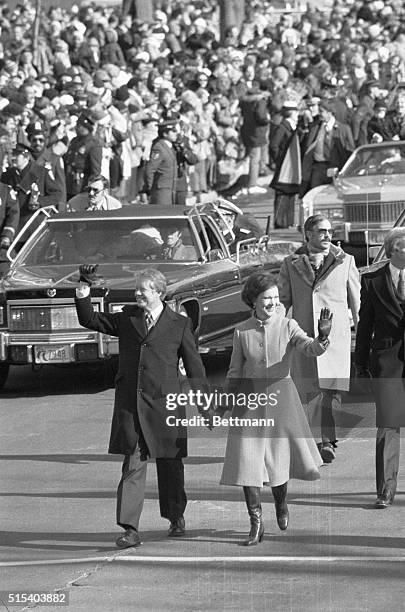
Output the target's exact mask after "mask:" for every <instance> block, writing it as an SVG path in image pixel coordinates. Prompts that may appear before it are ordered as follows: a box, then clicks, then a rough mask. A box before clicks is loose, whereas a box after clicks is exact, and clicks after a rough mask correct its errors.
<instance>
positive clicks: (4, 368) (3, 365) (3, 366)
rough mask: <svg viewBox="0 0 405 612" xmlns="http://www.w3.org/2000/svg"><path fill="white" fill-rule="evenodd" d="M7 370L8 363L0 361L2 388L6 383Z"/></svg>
mask: <svg viewBox="0 0 405 612" xmlns="http://www.w3.org/2000/svg"><path fill="white" fill-rule="evenodd" d="M9 370H10V364H9V363H0V389H3V387H4V385H5V384H6V381H7V377H8V372H9Z"/></svg>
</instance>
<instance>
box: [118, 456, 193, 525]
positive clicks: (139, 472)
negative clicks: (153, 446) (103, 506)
mask: <svg viewBox="0 0 405 612" xmlns="http://www.w3.org/2000/svg"><path fill="white" fill-rule="evenodd" d="M146 469H147V461H145V460H141V453H140V449H139V446H137V447H136V449H135V452H134V453H133V454H132V455H126V456H125V459H124V462H123V464H122V477H121V480H120V483H119V485H118V490H117V523H118V525H120V526H121V527H123V528H124V529H128V527H133V528H135V529H138V525H139V519H140V516H141V512H142V508H143V502H144V499H145V482H146ZM156 470H157V480H158V490H159V505H160V515H161V516H162V517H163V518H167V519H168V520H169V521H171V522H173V521H175V520H176V519H178V518H180V517H181V516H183V514H184V511H185V509H186V505H187V496H186V493H185V490H184V466H183V461H182V459H181V458H180V459H168V458H164V459H156Z"/></svg>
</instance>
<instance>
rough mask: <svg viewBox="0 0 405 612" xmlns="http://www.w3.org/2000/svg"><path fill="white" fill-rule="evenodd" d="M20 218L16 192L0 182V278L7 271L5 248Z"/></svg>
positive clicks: (12, 237)
mask: <svg viewBox="0 0 405 612" xmlns="http://www.w3.org/2000/svg"><path fill="white" fill-rule="evenodd" d="M19 219H20V207H19V205H18V200H17V195H16V193H15V192H14V191H13V190H12V189H10V187H8V186H7V185H4V184H3V183H0V278H1V276H3V274H4V273H5V272H6V271H7V269H8V267H9V264H10V261H9V260H8V259H7V255H6V253H7V249H8V248H9V246H10V245H11V243H12V241H13V240H14V236H15V233H16V231H17V227H18V221H19Z"/></svg>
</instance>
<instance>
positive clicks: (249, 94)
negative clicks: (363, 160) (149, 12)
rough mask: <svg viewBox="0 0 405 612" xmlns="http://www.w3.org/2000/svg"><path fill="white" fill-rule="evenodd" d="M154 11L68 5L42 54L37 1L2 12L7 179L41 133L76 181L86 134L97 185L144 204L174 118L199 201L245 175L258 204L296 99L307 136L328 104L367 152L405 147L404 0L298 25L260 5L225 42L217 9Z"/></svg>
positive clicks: (199, 5) (188, 5) (175, 4)
mask: <svg viewBox="0 0 405 612" xmlns="http://www.w3.org/2000/svg"><path fill="white" fill-rule="evenodd" d="M156 6H157V8H156V10H155V11H154V14H153V21H152V22H150V23H146V22H142V21H141V20H139V19H137V18H136V16H134V15H133V14H132V9H131V5H130V4H128V3H125V2H124V3H123V5H122V6H115V7H105V6H103V7H101V6H98V5H97V3H95V2H94V3H91V4H86V5H85V6H84V5H83V6H76V5H74V6H72V7H71V8H69V9H68V8H64V7H63V3H60V4H59V5H58V6H56V5H55V6H54V7H52V8H50V9H49V10H48V11H46V13H44V14H43V15H42V17H41V19H40V27H39V36H38V44H37V45H36V48H35V49H34V48H33V29H34V21H35V8H34V2H33V1H32V0H21V1H20V2H19V3H18V4H17V6H16V8H14V9H13V8H10V7H8V6H7V3H6V2H5V1H4V0H0V25H1V35H0V163H1V164H2V170H3V172H5V171H6V169H7V167H8V166H9V165H10V164H12V163H13V162H12V158H13V154H12V152H13V150H14V148H15V145H16V143H17V142H20V143H25V144H26V145H29V144H30V141H29V134H28V133H27V127H28V126H29V125H32V124H33V123H35V122H40V123H41V125H42V126H43V131H44V134H45V136H46V146H47V148H49V149H51V151H52V152H53V153H54V154H55V155H58V156H61V157H62V158H63V159H64V165H65V172H66V176H68V174H69V171H70V172H71V174H72V173H73V174H74V171H75V170H74V168H73V170H72V168H69V167H68V166H69V164H72V163H73V162H72V161H71V160H72V154H71V152H70V153H69V147H70V145H71V143H72V141H73V140H74V139H75V138H77V136H78V134H77V126H78V125H80V124H81V125H83V124H86V125H87V127H88V136H89V135H90V136H91V137H92V138H93V139H94V141H95V142H96V144H95V145H94V146H96V147H98V151H99V162H98V165H99V166H100V167H99V168H94V173H93V174H95V175H102V176H104V177H105V178H106V179H108V180H109V182H110V187H111V193H112V195H114V196H115V197H118V198H120V199H121V201H123V202H124V203H125V202H128V203H129V202H134V201H140V200H141V201H142V199H143V198H145V196H144V192H145V182H144V176H145V172H144V169H145V165H146V163H147V161H148V159H149V155H150V150H151V146H152V143H153V141H154V140H155V139H156V137H157V135H158V125H159V123H161V122H162V121H167V120H173V118H176V120H177V121H178V125H179V128H180V129H179V140H180V141H181V143H180V144H182V143H183V144H184V143H187V146H188V147H189V148H191V150H192V151H193V153H194V155H195V158H196V161H195V163H193V164H187V163H186V166H187V168H186V174H187V183H188V190H189V192H191V193H195V194H197V195H199V194H200V193H202V192H204V191H207V190H210V189H211V188H215V189H217V190H219V191H221V190H226V189H227V188H228V187H229V186H230V185H231V184H232V183H235V182H236V179H237V178H238V177H239V176H240V175H242V174H248V175H249V183H248V189H250V190H251V191H252V192H253V193H254V192H255V191H256V192H258V191H260V188H258V186H257V176H258V175H259V174H268V173H269V172H270V169H272V168H274V163H275V161H276V160H274V159H272V158H271V154H270V155H269V141H270V140H271V137H272V130H273V129H274V128H275V126H277V125H278V124H279V123H280V122H281V120H282V108H283V105H284V103H285V101H286V100H289V101H291V100H295V101H296V102H297V104H298V107H299V109H300V116H299V125H300V126H301V130H302V132H303V133H305V131H308V129H309V127H308V126H310V125H311V124H312V123H313V122H314V121H315V120H316V117H317V113H318V103H319V101H322V100H324V99H329V100H333V104H334V105H335V114H336V115H337V117H338V119H339V121H341V122H343V123H345V124H348V125H349V126H350V127H351V129H352V132H353V137H354V142H355V144H356V145H359V144H364V143H365V142H376V141H379V140H382V139H392V138H396V139H399V138H405V98H404V97H402V96H401V95H400V94H398V95H397V96H393V92H395V90H396V89H398V91H400V88H398V87H397V86H398V85H399V84H400V83H402V82H403V81H405V7H404V2H402V0H385V1H382V0H371V1H369V0H366V1H364V0H334V2H333V4H332V6H331V7H330V8H329V10H328V11H323V10H320V9H319V8H317V7H314V6H313V5H312V4H311V3H309V5H308V7H307V9H306V10H304V11H302V12H296V13H293V12H291V11H288V10H285V11H284V12H281V13H277V12H276V11H275V10H274V5H273V3H272V2H271V1H270V0H252V1H251V2H249V3H246V14H245V19H244V21H243V23H242V24H241V26H240V27H231V28H229V29H228V30H227V31H226V32H225V36H222V38H221V32H220V29H221V28H220V10H219V3H218V2H217V1H216V0H194V1H193V0H187V1H186V0H167V1H166V2H165V1H164V0H162V1H161V2H156ZM404 91H405V89H404ZM83 117H84V119H83ZM38 131H39V130H38ZM256 136H257V137H256ZM270 152H271V148H270ZM76 153H77V155H79V156H80V155H81V154H83V153H84V151H82V150H81V148H80V147H79V148H78V149H77V151H76ZM3 176H7V173H6V174H5V175H4V174H3ZM79 191H80V188H79ZM67 192H68V195H69V193H70V194H71V195H74V191H71V190H70V188H69V186H68V188H67ZM144 201H146V200H144Z"/></svg>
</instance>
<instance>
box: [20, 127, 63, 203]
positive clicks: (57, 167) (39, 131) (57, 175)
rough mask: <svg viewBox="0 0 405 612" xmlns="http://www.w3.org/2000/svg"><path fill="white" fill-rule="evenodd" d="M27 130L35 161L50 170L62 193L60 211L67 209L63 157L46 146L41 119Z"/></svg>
mask: <svg viewBox="0 0 405 612" xmlns="http://www.w3.org/2000/svg"><path fill="white" fill-rule="evenodd" d="M26 132H27V136H28V140H29V143H30V146H31V152H32V157H33V158H34V161H35V162H36V163H37V164H38V165H39V166H43V167H44V168H46V169H47V170H48V172H49V174H50V175H51V176H53V178H54V179H55V182H56V184H57V185H58V189H59V190H60V191H61V193H62V199H61V202H60V203H59V206H58V209H59V212H62V211H64V210H65V209H66V177H65V164H64V163H63V158H62V157H61V156H60V155H57V154H56V153H54V152H53V151H52V149H49V148H47V147H46V130H45V128H44V126H43V124H42V123H41V122H40V121H34V122H33V123H30V124H29V125H28V126H27V128H26Z"/></svg>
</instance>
